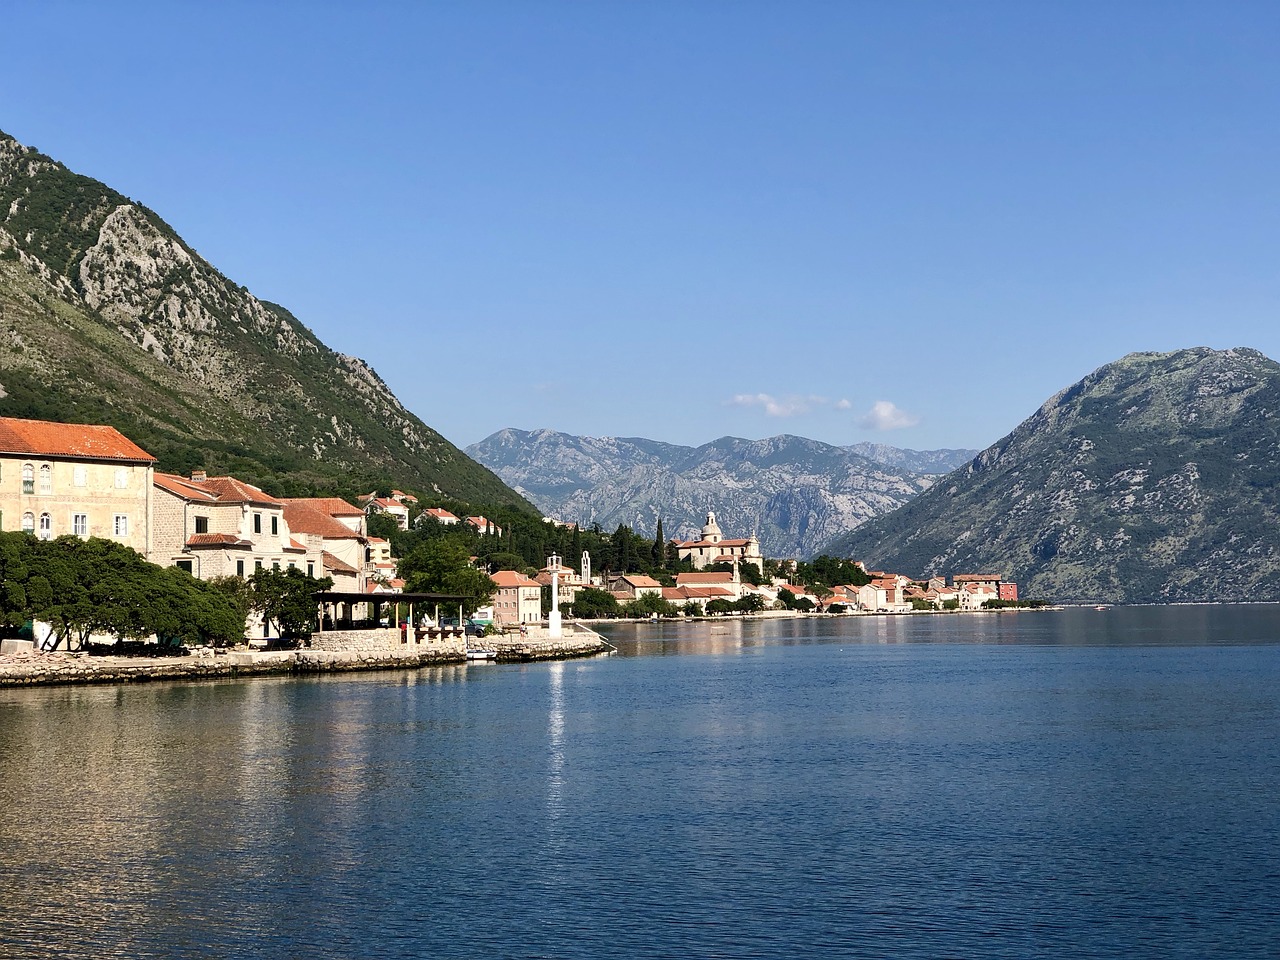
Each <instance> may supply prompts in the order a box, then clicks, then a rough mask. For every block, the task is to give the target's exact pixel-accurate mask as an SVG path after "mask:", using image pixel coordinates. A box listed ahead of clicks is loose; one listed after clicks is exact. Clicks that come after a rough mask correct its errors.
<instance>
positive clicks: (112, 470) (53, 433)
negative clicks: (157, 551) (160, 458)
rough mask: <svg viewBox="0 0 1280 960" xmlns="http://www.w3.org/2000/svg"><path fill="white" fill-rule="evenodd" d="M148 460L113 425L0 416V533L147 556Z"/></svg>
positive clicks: (150, 464)
mask: <svg viewBox="0 0 1280 960" xmlns="http://www.w3.org/2000/svg"><path fill="white" fill-rule="evenodd" d="M155 462H156V460H155V457H153V456H151V454H149V453H147V452H146V451H145V450H143V449H142V448H141V447H139V446H138V445H137V444H136V443H134V442H133V441H132V440H130V439H129V438H128V437H126V436H124V434H122V433H120V431H118V430H116V429H115V427H105V426H94V425H87V424H77V423H52V422H49V421H46V420H22V419H17V418H14V417H0V530H10V531H16V530H21V531H25V532H27V533H31V534H34V535H35V536H37V537H40V538H41V539H42V540H52V539H53V538H54V537H59V536H63V535H65V534H71V535H73V536H78V537H103V538H104V539H107V540H114V541H116V542H117V543H122V544H124V545H125V546H127V547H132V548H133V549H134V550H137V551H138V552H139V553H141V554H144V555H145V554H147V553H148V552H149V548H150V537H151V496H152V495H151V489H152V485H151V478H152V472H153V469H154V465H155Z"/></svg>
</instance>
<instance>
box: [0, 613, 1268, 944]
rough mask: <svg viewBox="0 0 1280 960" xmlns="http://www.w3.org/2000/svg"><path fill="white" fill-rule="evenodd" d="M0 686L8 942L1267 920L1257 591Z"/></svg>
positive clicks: (985, 937)
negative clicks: (448, 658)
mask: <svg viewBox="0 0 1280 960" xmlns="http://www.w3.org/2000/svg"><path fill="white" fill-rule="evenodd" d="M605 629H607V631H608V635H609V637H610V639H611V641H612V642H613V643H614V644H615V645H616V646H617V647H618V651H619V652H618V654H617V655H615V656H610V657H601V658H594V659H591V660H580V661H568V662H562V663H539V664H521V665H493V664H479V665H468V666H458V667H450V668H438V669H424V670H418V671H411V672H410V671H406V672H393V673H369V674H349V675H342V676H335V677H324V678H314V677H313V678H305V679H255V680H244V681H224V682H216V683H164V684H161V683H154V684H142V685H131V686H117V687H65V688H49V689H33V690H12V689H10V690H0V956H3V957H30V956H49V957H95V958H96V957H344V958H345V957H530V958H543V957H545V958H556V957H569V958H579V957H581V958H587V957H591V958H595V957H1019V958H1022V957H1040V956H1051V957H1274V956H1277V955H1280V921H1278V920H1277V918H1278V917H1280V812H1278V810H1280V607H1276V606H1269V605H1256V606H1186V607H1146V608H1116V609H1111V610H1106V611H1096V610H1092V609H1077V610H1066V611H1046V612H1016V613H1001V614H998V615H997V614H991V615H955V616H908V617H857V618H839V619H797V620H777V621H749V622H723V623H720V622H712V623H698V624H676V623H661V624H640V625H618V626H614V627H609V628H605Z"/></svg>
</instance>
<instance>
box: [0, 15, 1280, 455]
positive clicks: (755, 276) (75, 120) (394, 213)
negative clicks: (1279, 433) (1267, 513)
mask: <svg viewBox="0 0 1280 960" xmlns="http://www.w3.org/2000/svg"><path fill="white" fill-rule="evenodd" d="M4 21H5V33H6V34H7V35H8V38H9V42H8V43H7V44H6V54H5V57H4V58H2V60H0V129H3V130H5V131H6V132H8V133H10V134H12V135H13V136H16V137H17V138H18V139H19V140H21V141H23V142H24V143H28V144H31V145H33V146H36V147H38V148H40V149H41V150H43V151H44V152H46V153H48V154H50V155H52V156H54V157H55V158H57V159H59V160H61V161H63V162H64V163H66V164H68V165H69V166H71V167H72V168H73V169H75V170H77V171H79V172H81V173H86V174H89V175H91V176H94V177H97V178H98V179H100V180H103V181H105V182H106V183H108V184H110V185H112V186H113V187H115V188H116V189H118V190H120V191H122V192H123V193H125V194H127V195H129V196H131V197H133V198H135V199H137V200H139V201H141V202H143V203H146V204H147V205H148V206H150V207H152V208H153V209H155V210H156V211H157V212H158V213H160V214H161V215H162V216H163V217H165V219H166V220H168V221H169V222H170V223H171V224H172V225H173V226H174V227H175V229H177V230H178V232H179V233H180V234H181V235H182V236H183V237H184V238H185V239H186V240H187V241H188V242H189V243H190V244H192V246H194V247H195V248H196V249H197V250H198V251H199V252H200V253H201V254H203V255H204V256H205V257H206V258H207V259H208V260H210V261H211V262H212V263H213V264H214V265H215V266H217V267H218V268H219V269H221V270H222V271H223V272H224V273H226V274H227V275H228V276H230V277H231V278H232V279H234V280H236V281H237V282H239V283H242V284H244V285H246V286H247V287H248V288H249V289H250V290H252V291H253V292H254V293H255V294H257V295H258V296H260V297H263V298H265V299H269V300H273V301H276V302H278V303H281V304H284V305H285V306H286V307H288V308H289V309H290V310H292V311H293V312H294V313H295V314H296V315H297V316H298V317H299V318H300V319H301V320H302V321H303V322H304V323H306V324H307V325H308V326H309V327H311V328H312V329H313V330H314V331H315V332H316V333H317V334H318V335H319V336H320V337H321V339H323V340H324V341H325V342H326V343H328V344H329V345H330V346H332V347H334V348H335V349H337V350H341V351H343V352H346V353H354V354H357V355H359V356H362V357H364V358H365V359H367V360H368V361H369V362H370V363H372V364H373V366H374V367H375V368H376V369H377V370H378V372H379V373H380V374H381V375H382V376H383V378H384V379H385V380H386V381H387V382H388V384H389V385H390V386H391V387H392V389H393V390H395V391H396V393H397V394H398V395H399V396H400V398H401V399H402V400H403V401H404V402H405V404H406V405H407V406H408V407H409V408H410V409H411V410H413V411H414V412H415V413H417V414H418V415H419V416H421V417H422V418H423V419H424V420H425V421H426V422H427V423H429V424H431V425H432V426H434V427H436V428H437V429H438V430H440V431H441V432H442V433H443V434H444V435H445V436H446V437H448V438H449V439H451V440H453V441H454V442H455V443H458V444H459V445H465V444H467V443H471V442H474V441H476V440H479V439H481V438H483V437H484V436H486V435H488V434H489V433H491V432H493V431H494V430H497V429H500V428H502V427H505V426H516V427H522V428H535V427H551V428H554V429H559V430H565V431H568V432H572V433H585V434H592V435H620V436H646V437H652V438H655V439H660V440H667V441H671V442H677V443H689V444H697V443H703V442H706V441H708V440H711V439H713V438H715V437H719V436H722V435H725V434H733V435H737V436H745V437H763V436H770V435H773V434H777V433H795V434H799V435H802V436H809V437H814V438H816V439H820V440H825V441H828V442H832V443H841V444H844V443H853V442H857V441H860V440H872V441H875V442H883V443H891V444H894V445H896V446H905V447H915V448H934V447H944V446H946V447H985V446H987V445H988V444H990V443H992V442H994V441H995V440H997V439H999V438H1000V437H1001V436H1003V435H1004V434H1006V433H1007V432H1008V431H1009V430H1011V429H1012V428H1013V427H1014V426H1016V425H1017V424H1018V423H1019V422H1020V421H1021V420H1022V419H1024V418H1025V417H1027V416H1028V415H1030V414H1031V413H1032V412H1033V411H1034V410H1035V408H1036V407H1037V406H1038V405H1039V404H1040V403H1041V402H1043V400H1044V399H1046V398H1047V397H1048V396H1049V395H1050V394H1052V393H1054V392H1055V391H1057V390H1059V389H1060V388H1062V387H1064V386H1066V385H1068V384H1070V383H1072V382H1074V381H1075V380H1077V379H1079V378H1080V377H1082V376H1084V375H1085V374H1087V373H1089V372H1090V371H1091V370H1093V369H1094V368H1096V367H1098V366H1100V365H1101V364H1103V363H1106V362H1108V361H1110V360H1114V359H1116V358H1118V357H1120V356H1122V355H1124V354H1126V353H1128V352H1131V351H1135V350H1170V349H1175V348H1179V347H1187V346H1196V345H1208V346H1213V347H1229V346H1253V347H1257V348H1258V349H1260V350H1262V351H1263V352H1265V353H1267V354H1268V355H1269V356H1271V357H1274V358H1280V322H1277V321H1278V319H1280V317H1278V315H1277V303H1280V270H1277V264H1278V263H1280V216H1278V215H1277V214H1278V213H1280V177H1278V176H1277V170H1280V135H1278V129H1277V124H1278V120H1277V118H1280V58H1277V57H1276V56H1275V51H1276V49H1278V48H1280V5H1278V4H1275V3H1273V2H1266V3H1249V2H1234V3H1229V4H1223V3H1208V2H1205V3H1178V2H1175V0H1168V2H1151V3H1140V2H1129V3H1124V2H1120V3H1101V2H1097V3H1094V2H1070V3H1053V2H1045V0H1037V2H1032V3H1027V2H1016V3H990V2H973V3H956V2H937V3H932V2H883V3H865V2H856V0H847V2H808V3H806V2H786V3H783V2H774V3H755V2H750V0H746V2H728V0H725V2H701V3H700V2H679V3H677V2H661V0H659V2H638V0H637V2H630V3H621V2H616V3H594V4H593V3H586V2H565V3H558V2H549V0H548V2H537V0H525V2H519V3H497V2H468V3H462V2H456V3H404V4H397V3H348V4H337V3H320V2H314V3H280V2H277V3H236V2H224V3H218V4H195V3H154V4H139V3H113V4H99V3H70V2H58V0H54V2H47V3H37V2H30V3H16V4H8V5H6V9H5V15H4ZM15 41H17V42H15Z"/></svg>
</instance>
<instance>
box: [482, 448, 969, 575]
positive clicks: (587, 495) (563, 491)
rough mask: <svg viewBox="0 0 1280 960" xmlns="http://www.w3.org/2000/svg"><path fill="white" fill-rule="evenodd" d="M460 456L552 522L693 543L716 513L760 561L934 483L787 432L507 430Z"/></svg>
mask: <svg viewBox="0 0 1280 960" xmlns="http://www.w3.org/2000/svg"><path fill="white" fill-rule="evenodd" d="M895 449H896V448H885V450H884V451H882V454H883V455H887V456H892V455H893V454H892V453H890V451H894V450H895ZM467 452H468V453H469V454H470V455H471V456H473V457H475V458H476V459H477V460H479V461H480V462H481V463H484V464H486V465H487V466H488V467H490V469H492V470H494V472H496V473H497V474H498V475H499V476H500V477H502V478H503V479H504V480H505V481H506V482H507V483H509V484H511V485H512V486H513V487H514V488H515V489H517V490H518V491H519V492H521V493H522V494H523V495H524V496H526V497H527V498H528V499H530V500H531V501H533V503H535V504H537V505H538V506H539V507H540V508H541V509H542V510H544V511H545V512H546V513H547V514H548V515H550V516H554V517H556V518H558V519H562V520H569V521H574V522H577V523H581V524H583V525H584V526H591V525H593V524H598V525H599V526H600V527H601V528H602V529H605V530H611V529H614V528H616V527H617V525H618V524H620V523H622V524H626V525H628V526H630V527H632V528H633V529H635V530H636V531H638V532H640V533H643V534H645V535H647V536H652V535H653V534H654V533H655V531H656V527H657V522H658V520H659V518H661V520H662V523H663V531H664V533H665V534H666V535H668V536H670V537H679V538H691V537H695V536H696V535H697V533H698V531H699V529H700V528H701V526H702V524H703V522H704V521H705V518H706V514H707V511H708V510H714V511H715V514H716V517H717V519H718V520H719V522H720V525H721V527H722V528H723V529H724V530H725V535H726V536H730V537H733V536H747V535H749V534H755V535H757V536H759V538H760V542H761V547H762V549H763V550H764V552H765V553H766V555H769V556H776V557H802V556H809V555H810V554H811V553H813V552H814V550H816V548H817V547H818V546H820V545H821V544H822V543H824V542H826V541H827V540H829V539H831V538H832V537H834V536H835V535H836V534H837V533H838V532H843V531H846V530H849V529H851V528H853V527H854V526H856V525H857V524H860V523H863V522H865V521H866V520H868V519H870V518H871V517H874V516H877V515H879V514H881V513H884V512H886V511H888V510H892V509H894V508H895V507H897V506H899V505H900V504H902V503H905V502H906V501H907V500H909V499H911V498H912V497H914V496H916V494H918V493H920V492H921V491H922V490H925V489H927V488H928V487H929V485H930V484H931V483H932V482H933V478H932V477H930V476H926V475H923V474H917V473H913V472H910V471H906V470H902V469H897V468H894V467H890V466H885V465H883V464H880V463H877V462H875V461H874V460H871V459H869V458H868V457H866V456H864V455H861V454H859V453H857V452H855V451H854V450H853V449H852V448H846V447H836V446H833V445H831V444H825V443H821V442H819V441H816V440H807V439H805V438H803V437H794V436H786V435H783V436H777V437H770V438H768V439H765V440H742V439H739V438H736V437H723V438H721V439H719V440H715V441H713V442H711V443H707V444H703V445H702V446H700V447H686V446H680V445H677V444H669V443H662V442H660V441H656V440H647V439H643V438H638V437H637V438H630V437H582V436H574V435H571V434H565V433H559V432H557V431H554V430H533V431H525V430H515V429H506V430H500V431H498V432H497V433H495V434H493V435H492V436H490V437H487V438H486V439H484V440H482V441H481V442H480V443H477V444H473V445H472V446H470V447H467ZM899 453H900V454H901V455H902V456H903V457H910V456H912V455H919V456H924V457H925V458H930V457H933V454H932V452H927V453H925V454H919V452H918V451H899ZM971 454H972V451H957V452H955V453H953V454H952V456H953V457H955V458H958V459H961V460H963V459H967V456H968V455H971ZM944 459H945V458H944ZM935 462H937V459H936V458H935Z"/></svg>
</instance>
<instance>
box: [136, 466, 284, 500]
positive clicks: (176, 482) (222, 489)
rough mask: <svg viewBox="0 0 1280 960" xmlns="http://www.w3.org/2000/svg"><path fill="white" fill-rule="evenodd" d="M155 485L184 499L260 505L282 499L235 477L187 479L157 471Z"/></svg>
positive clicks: (154, 478)
mask: <svg viewBox="0 0 1280 960" xmlns="http://www.w3.org/2000/svg"><path fill="white" fill-rule="evenodd" d="M153 480H154V482H155V484H156V486H158V487H161V488H163V489H165V490H168V491H169V492H170V493H174V494H177V495H178V496H180V497H182V498H183V499H185V500H201V501H212V502H216V503H251V504H255V505H257V506H261V507H280V506H283V505H284V501H282V500H277V499H276V498H275V497H273V496H271V494H269V493H264V492H263V491H262V490H260V489H258V488H257V487H255V486H254V485H253V484H251V483H245V482H244V481H243V480H237V479H236V478H235V477H208V478H207V479H204V480H196V479H192V480H188V479H187V478H186V477H179V476H177V475H175V474H172V473H157V474H155V475H154V477H153Z"/></svg>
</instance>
